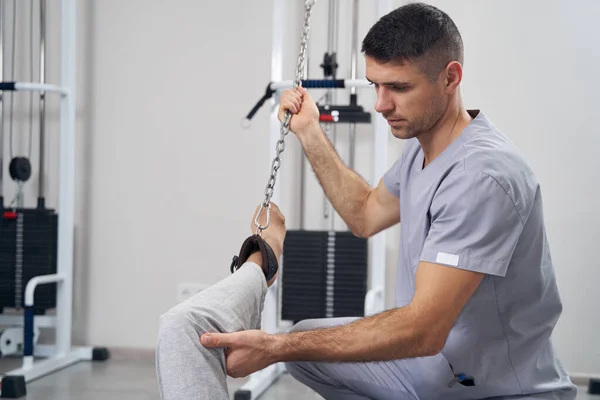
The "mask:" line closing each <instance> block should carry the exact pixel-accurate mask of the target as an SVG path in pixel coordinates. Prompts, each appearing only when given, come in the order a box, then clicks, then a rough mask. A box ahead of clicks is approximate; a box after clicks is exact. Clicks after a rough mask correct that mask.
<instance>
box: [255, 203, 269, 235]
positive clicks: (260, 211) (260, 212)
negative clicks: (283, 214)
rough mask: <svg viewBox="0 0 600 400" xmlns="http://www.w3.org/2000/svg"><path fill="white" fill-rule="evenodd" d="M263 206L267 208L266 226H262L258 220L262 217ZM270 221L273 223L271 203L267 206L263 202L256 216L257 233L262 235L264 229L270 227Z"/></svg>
mask: <svg viewBox="0 0 600 400" xmlns="http://www.w3.org/2000/svg"><path fill="white" fill-rule="evenodd" d="M263 208H266V209H267V223H266V224H265V226H261V225H260V223H259V222H258V218H259V217H260V214H262V210H263ZM270 223H271V203H269V204H268V205H267V206H266V207H265V205H264V203H261V205H260V208H259V209H258V212H257V213H256V218H254V226H256V234H257V235H260V236H261V237H262V231H264V230H265V229H267V228H268V227H269V224H270Z"/></svg>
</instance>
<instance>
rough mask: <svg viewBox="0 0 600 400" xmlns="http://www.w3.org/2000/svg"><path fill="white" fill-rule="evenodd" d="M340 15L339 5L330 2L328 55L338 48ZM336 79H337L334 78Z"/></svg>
mask: <svg viewBox="0 0 600 400" xmlns="http://www.w3.org/2000/svg"><path fill="white" fill-rule="evenodd" d="M338 14H339V3H338V1H337V0H329V12H328V14H327V15H328V19H329V21H328V25H327V53H329V54H331V53H335V52H337V48H338ZM334 78H335V77H334Z"/></svg>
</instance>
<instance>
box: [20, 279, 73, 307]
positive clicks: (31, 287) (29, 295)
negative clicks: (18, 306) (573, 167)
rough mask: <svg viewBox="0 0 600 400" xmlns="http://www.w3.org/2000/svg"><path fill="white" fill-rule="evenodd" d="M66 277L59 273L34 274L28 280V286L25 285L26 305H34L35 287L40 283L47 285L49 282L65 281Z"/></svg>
mask: <svg viewBox="0 0 600 400" xmlns="http://www.w3.org/2000/svg"><path fill="white" fill-rule="evenodd" d="M64 280H65V278H64V277H63V276H61V275H58V274H53V275H39V276H34V277H33V278H31V279H30V280H29V282H27V286H26V287H25V306H26V307H30V306H33V305H34V304H33V299H34V294H35V289H36V288H37V287H38V286H39V285H46V284H48V283H55V282H63V281H64Z"/></svg>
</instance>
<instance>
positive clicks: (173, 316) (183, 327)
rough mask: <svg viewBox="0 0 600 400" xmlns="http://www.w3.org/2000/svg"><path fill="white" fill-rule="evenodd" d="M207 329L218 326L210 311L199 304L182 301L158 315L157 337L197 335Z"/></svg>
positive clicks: (214, 329) (210, 329)
mask: <svg viewBox="0 0 600 400" xmlns="http://www.w3.org/2000/svg"><path fill="white" fill-rule="evenodd" d="M208 331H210V332H215V331H218V326H217V324H216V322H215V320H214V318H211V317H210V312H209V311H208V310H206V309H205V308H203V307H201V306H200V307H199V306H197V305H195V306H192V305H191V304H188V303H187V302H184V303H180V304H178V305H176V306H175V307H173V308H171V309H170V310H169V311H167V312H166V313H164V314H163V315H161V316H160V325H159V333H158V335H159V338H164V337H173V336H175V337H178V336H182V335H185V336H190V335H193V336H199V335H201V334H203V333H205V332H208Z"/></svg>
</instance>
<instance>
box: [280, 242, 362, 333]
mask: <svg viewBox="0 0 600 400" xmlns="http://www.w3.org/2000/svg"><path fill="white" fill-rule="evenodd" d="M367 265H368V242H367V239H363V238H358V237H356V236H354V235H353V234H352V233H350V232H321V231H288V232H287V234H286V239H285V242H284V245H283V273H282V279H281V285H282V301H281V303H282V304H281V307H282V309H281V312H282V315H281V317H282V319H284V320H290V321H294V322H298V321H301V320H303V319H310V318H331V317H360V316H363V315H364V302H365V295H366V293H367Z"/></svg>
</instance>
